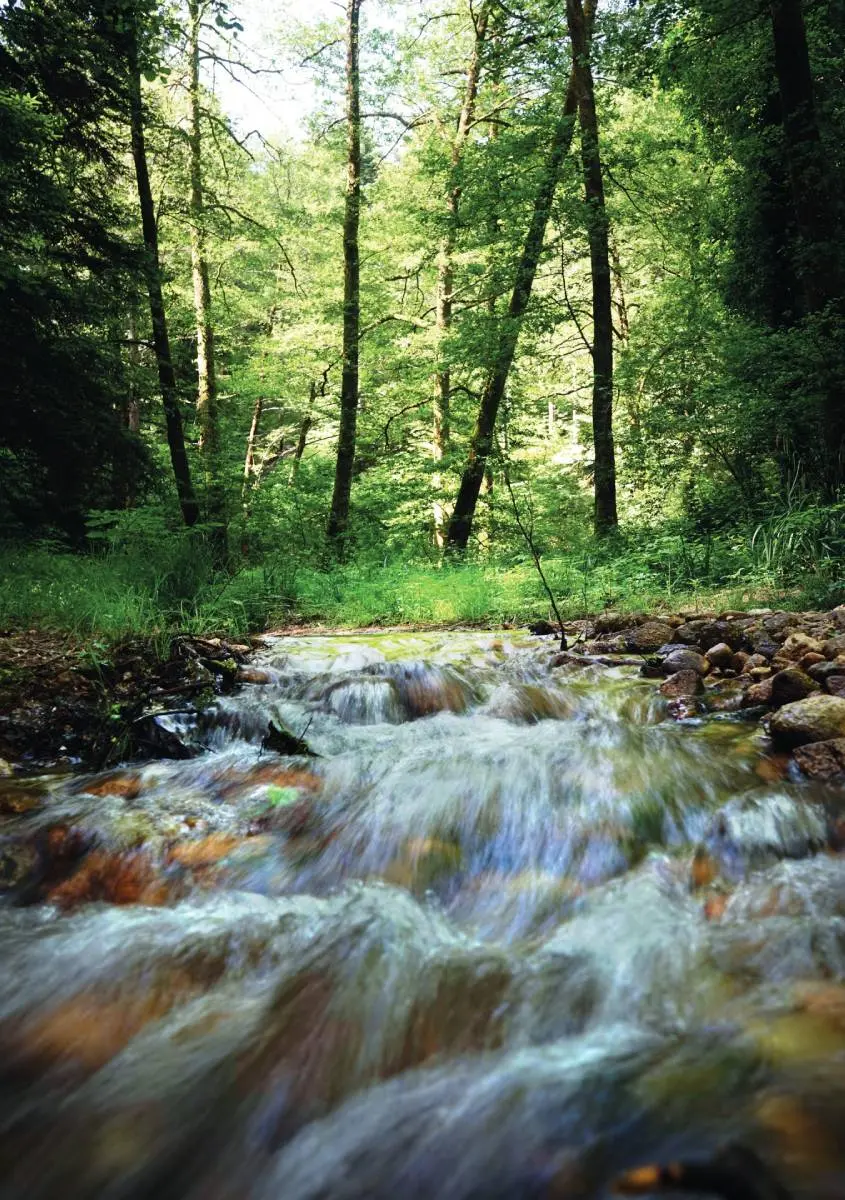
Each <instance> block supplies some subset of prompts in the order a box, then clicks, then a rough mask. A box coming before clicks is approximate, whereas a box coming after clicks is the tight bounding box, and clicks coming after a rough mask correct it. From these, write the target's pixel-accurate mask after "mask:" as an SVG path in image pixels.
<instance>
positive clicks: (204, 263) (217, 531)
mask: <svg viewBox="0 0 845 1200" xmlns="http://www.w3.org/2000/svg"><path fill="white" fill-rule="evenodd" d="M202 14H203V7H202V6H201V4H200V0H188V18H189V51H188V57H189V80H188V96H189V100H190V129H189V133H188V144H189V153H190V176H191V192H190V196H189V201H188V214H189V223H190V229H191V278H192V281H193V289H194V316H195V320H196V327H197V422H198V424H199V448H200V454H201V455H202V462H203V470H204V475H205V488H206V504H207V507H208V520H209V523H210V525H211V526H212V529H213V536H214V541H215V543H216V544H217V549H218V550H219V551H220V552H222V553H225V548H226V498H225V494H224V491H223V481H222V479H221V476H220V428H219V422H218V413H217V375H216V371H215V365H214V328H213V326H212V323H211V287H210V285H209V280H208V260H207V258H206V243H205V213H204V208H205V197H204V192H203V181H202V124H201V114H200V25H201V22H202Z"/></svg>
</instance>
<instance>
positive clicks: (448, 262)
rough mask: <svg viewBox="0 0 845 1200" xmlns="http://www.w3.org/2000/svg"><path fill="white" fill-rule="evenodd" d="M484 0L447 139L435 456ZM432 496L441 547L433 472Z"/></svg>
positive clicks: (445, 407)
mask: <svg viewBox="0 0 845 1200" xmlns="http://www.w3.org/2000/svg"><path fill="white" fill-rule="evenodd" d="M489 7H490V6H489V3H485V4H484V5H483V7H482V9H481V11H480V12H479V14H478V16H477V17H474V18H473V21H474V25H475V37H474V40H473V47H472V55H471V57H470V60H469V65H468V67H467V74H466V83H465V87H464V97H463V102H462V104H461V111H460V114H459V116H458V125H457V129H456V130H455V136H454V139H453V141H452V149H451V157H450V164H449V165H450V176H449V187H448V191H447V193H446V229H445V232H444V234H443V238H442V240H441V242H440V253H439V255H438V260H437V308H436V323H437V358H438V366H437V373H436V378H435V395H434V461H435V462H442V460H443V458H444V456H445V455H446V452H447V450H448V447H449V435H450V428H449V409H450V402H451V393H452V375H451V370H450V365H449V361H448V349H447V347H446V346H445V342H446V339H447V338H448V336H449V330H450V328H451V326H452V303H453V289H454V283H455V268H454V257H455V243H456V241H457V235H458V218H459V209H460V202H461V191H462V187H461V181H460V166H461V159H462V158H463V152H464V146H465V145H466V141H467V137H468V136H469V131H470V129H471V128H472V123H473V120H474V118H475V103H476V99H477V97H478V84H479V79H480V77H481V56H482V50H483V47H484V39H485V37H486V35H487V22H488V16H489ZM432 485H433V488H434V492H435V500H434V536H435V541H436V542H437V545H438V546H440V547H441V548H442V547H443V545H444V544H445V540H446V537H445V526H446V511H445V508H444V506H443V499H442V497H441V496H440V495H439V493H440V491H441V488H442V486H443V480H442V478H441V476H440V475H439V474H436V475H435V476H434V478H433V480H432Z"/></svg>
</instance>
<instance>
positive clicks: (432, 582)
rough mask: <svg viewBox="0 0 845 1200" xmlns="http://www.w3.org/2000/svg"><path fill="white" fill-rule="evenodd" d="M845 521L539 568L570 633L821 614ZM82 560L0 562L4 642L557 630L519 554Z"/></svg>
mask: <svg viewBox="0 0 845 1200" xmlns="http://www.w3.org/2000/svg"><path fill="white" fill-rule="evenodd" d="M841 515H842V514H841V512H840V509H839V506H835V507H818V506H802V507H798V508H795V509H793V510H791V511H790V512H788V513H783V514H780V515H778V516H776V517H773V518H772V519H771V520H770V521H768V522H765V523H762V524H758V525H757V526H755V527H754V528H753V529H748V530H746V531H741V532H740V531H735V532H733V533H725V534H722V535H720V536H712V537H707V538H702V537H700V536H699V537H691V536H689V535H688V534H687V533H686V532H685V531H684V530H683V528H682V527H678V528H671V527H664V528H662V529H659V530H657V531H655V530H645V529H639V530H637V529H632V530H629V531H628V532H627V533H626V534H625V535H624V536H622V535H620V536H618V537H617V538H616V539H614V540H611V541H607V542H602V543H597V542H595V541H593V540H591V539H588V538H585V539H583V540H582V541H581V542H580V544H577V545H573V547H572V550H571V552H569V553H567V554H562V555H561V554H557V555H550V556H549V557H548V558H545V557H544V558H543V568H544V572H545V574H546V576H547V578H548V581H549V583H550V585H551V587H552V589H553V591H554V593H555V596H556V599H557V603H558V607H559V609H560V611H561V613H562V615H563V616H564V617H567V618H574V617H578V616H582V615H585V614H588V613H594V612H599V611H602V610H604V609H607V608H614V609H621V610H629V611H633V610H660V609H668V608H673V609H678V608H685V607H690V608H695V607H714V608H742V607H749V606H754V605H762V604H778V605H780V606H783V607H789V608H799V607H814V606H817V607H823V606H825V605H827V604H832V603H835V602H839V601H840V600H841V598H842V594H843V588H845V583H843V580H845V568H843V563H844V562H845V555H843V546H842V544H841V541H842V535H841V533H840V526H841ZM92 545H93V548H92V549H91V550H90V551H89V552H88V553H69V552H67V551H66V550H64V549H63V548H62V547H60V546H56V545H50V544H46V543H41V544H38V545H35V546H30V547H21V546H20V545H9V546H6V547H5V548H3V549H2V550H0V563H1V565H2V581H1V582H0V626H2V627H3V628H32V627H35V628H39V629H44V630H50V631H55V632H66V633H68V634H72V635H74V636H77V637H82V638H85V637H90V636H96V637H101V638H105V639H107V640H110V641H113V640H117V639H120V638H123V637H127V636H134V635H140V636H147V637H154V636H157V635H166V634H168V633H171V632H175V631H177V630H180V631H184V632H193V633H209V632H214V631H219V632H221V633H225V634H228V635H237V636H244V635H246V634H248V633H251V632H256V631H261V630H264V629H268V628H274V627H279V626H282V625H290V624H300V623H301V624H324V625H329V626H344V627H354V626H367V625H389V624H409V625H451V624H491V625H497V624H501V623H504V622H525V621H528V620H531V619H536V618H539V617H544V616H548V615H549V603H548V597H547V595H546V593H545V591H544V589H543V585H542V582H541V580H540V578H539V576H538V574H537V571H536V569H535V567H534V565H533V564H532V562H531V559H530V555H529V554H528V553H527V552H526V553H525V554H523V555H522V556H513V555H512V556H510V557H508V558H504V557H503V558H499V559H490V558H481V557H475V558H474V557H468V558H467V559H465V560H461V561H452V562H449V561H446V562H445V563H443V562H416V563H414V562H411V563H408V562H401V561H397V560H394V559H391V558H387V559H385V558H381V559H379V558H377V557H376V556H375V555H374V553H372V552H370V553H369V554H360V555H359V556H357V557H353V558H352V559H351V560H350V561H349V562H347V563H344V564H341V565H335V566H334V567H332V568H331V569H321V568H318V567H315V566H314V564H313V557H311V556H309V558H305V557H304V556H303V557H301V558H299V557H297V556H296V554H295V553H293V552H288V553H285V552H277V553H275V554H267V555H265V557H264V560H263V561H262V562H261V563H260V564H258V565H251V564H245V565H241V566H237V565H236V566H233V567H232V568H231V569H229V570H228V571H225V572H224V571H221V570H219V569H214V567H213V565H212V558H211V554H210V550H209V547H208V546H207V544H206V543H205V541H204V540H203V537H202V535H201V534H200V535H197V534H188V533H172V534H170V535H169V536H167V537H164V536H161V534H158V535H156V536H150V537H137V536H136V537H134V538H132V539H112V540H109V539H100V540H99V541H97V540H95V541H94V542H93V543H92Z"/></svg>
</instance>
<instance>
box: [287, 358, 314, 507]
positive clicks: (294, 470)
mask: <svg viewBox="0 0 845 1200" xmlns="http://www.w3.org/2000/svg"><path fill="white" fill-rule="evenodd" d="M316 399H317V385H316V383H315V382H314V380H313V379H312V380H311V387H310V390H309V393H308V412H307V413H306V414H305V416H304V417H303V418H302V421H301V423H300V426H299V439H298V441H297V443H296V449H295V450H294V452H293V462H292V463H291V464H290V474H289V475H288V483H289V484H290V485H291V486H293V484H294V483H295V482H296V477H297V475H298V474H299V464H300V463H301V462H302V456H303V454H304V453H305V444H306V442H307V441H308V433H309V431H310V429H311V425H312V422H313V420H314V401H315V400H316Z"/></svg>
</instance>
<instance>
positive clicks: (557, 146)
mask: <svg viewBox="0 0 845 1200" xmlns="http://www.w3.org/2000/svg"><path fill="white" fill-rule="evenodd" d="M577 110H578V100H577V96H576V92H575V80H574V69H573V72H572V73H571V74H570V78H569V85H568V87H567V89H566V99H565V101H564V105H563V111H562V112H561V115H560V118H559V120H558V123H557V125H556V127H555V130H554V134H553V135H552V141H551V145H550V146H549V151H548V156H547V158H546V161H545V164H544V166H543V172H542V175H541V177H540V183H539V185H538V187H537V194H536V196H535V197H534V210H533V213H532V215H531V222H530V224H529V226H528V231H527V233H526V235H525V242H524V244H523V248H522V254H521V256H520V259H519V263H518V265H517V268H516V278H515V280H514V285H513V290H512V292H511V296H510V301H509V303H508V309H507V314H506V315H505V317H504V319H503V321H502V322H501V324H500V327H499V332H498V335H497V344H496V353H495V358H494V361H493V366H492V368H491V369H490V371H489V372H488V375H487V378H486V380H485V383H484V388H483V390H482V393H481V399H480V401H479V405H478V416H477V418H476V422H475V429H474V430H473V434H472V440H471V442H470V448H469V454H468V455H467V462H466V466H465V467H464V472H463V475H462V477H461V486H460V488H459V489H458V496H457V499H456V501H455V508H454V510H453V512H452V518H451V520H450V522H449V529H448V532H447V536H446V542H447V545H448V546H449V547H451V548H454V549H458V550H465V549H466V545H467V542H468V541H469V537H470V533H471V532H472V522H473V519H474V517H475V508H476V505H477V503H478V493H479V491H480V489H481V481H482V480H483V478H484V470H485V467H486V465H487V459H488V458H489V456H490V451H491V449H492V446H493V434H494V431H495V428H496V418H497V416H498V413H499V406H500V405H501V403H502V398H503V397H504V394H505V389H506V387H507V383H508V376H509V375H510V369H511V366H512V365H513V360H514V355H515V354H516V347H517V342H518V340H519V331H520V327H521V324H522V318H523V317H524V315H525V310H526V309H527V307H528V301H529V300H530V299H531V290H532V288H533V286H534V276H535V275H536V273H537V266H538V264H539V262H540V255H541V254H542V252H543V242H544V240H545V236H546V225H547V224H548V220H549V214H550V212H551V208H552V202H553V200H554V195H555V189H556V188H557V183H558V179H559V178H560V171H561V167H562V166H563V161H564V159H565V158H566V155H567V154H568V153H569V148H570V146H571V145H572V134H573V130H574V127H575V116H576V113H577Z"/></svg>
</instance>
